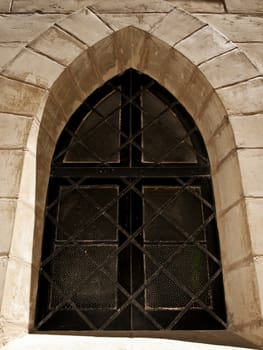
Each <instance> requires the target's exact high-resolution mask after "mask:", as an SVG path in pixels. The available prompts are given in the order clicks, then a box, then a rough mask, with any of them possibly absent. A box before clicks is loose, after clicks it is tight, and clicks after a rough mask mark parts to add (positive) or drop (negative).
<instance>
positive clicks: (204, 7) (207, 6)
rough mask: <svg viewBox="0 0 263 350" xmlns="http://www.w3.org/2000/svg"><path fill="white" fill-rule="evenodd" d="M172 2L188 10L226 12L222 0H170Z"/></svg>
mask: <svg viewBox="0 0 263 350" xmlns="http://www.w3.org/2000/svg"><path fill="white" fill-rule="evenodd" d="M169 2H170V3H172V4H175V5H176V6H178V7H181V8H183V9H184V10H186V11H188V12H195V13H198V12H215V13H221V12H224V11H225V10H224V5H223V2H222V1H221V0H214V1H207V0H170V1H169Z"/></svg>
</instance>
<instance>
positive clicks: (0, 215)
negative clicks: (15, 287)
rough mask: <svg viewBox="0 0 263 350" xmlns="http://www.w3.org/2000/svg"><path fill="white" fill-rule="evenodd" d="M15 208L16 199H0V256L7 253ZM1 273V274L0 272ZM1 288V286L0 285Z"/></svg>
mask: <svg viewBox="0 0 263 350" xmlns="http://www.w3.org/2000/svg"><path fill="white" fill-rule="evenodd" d="M15 210H16V200H12V199H1V200H0V222H1V230H0V256H1V255H4V254H6V255H8V253H9V249H10V244H11V239H12V234H13V227H14V218H15ZM0 275H1V274H0ZM0 290H1V287H0Z"/></svg>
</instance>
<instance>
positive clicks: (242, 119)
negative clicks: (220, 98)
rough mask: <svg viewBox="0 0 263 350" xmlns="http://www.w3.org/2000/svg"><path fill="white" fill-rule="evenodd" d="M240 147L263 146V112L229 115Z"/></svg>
mask: <svg viewBox="0 0 263 350" xmlns="http://www.w3.org/2000/svg"><path fill="white" fill-rule="evenodd" d="M229 121H230V124H231V127H232V129H233V132H234V135H235V142H236V145H237V147H238V148H257V147H258V148H263V125H262V124H263V114H257V115H249V116H231V117H229Z"/></svg>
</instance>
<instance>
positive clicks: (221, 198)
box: [213, 153, 243, 215]
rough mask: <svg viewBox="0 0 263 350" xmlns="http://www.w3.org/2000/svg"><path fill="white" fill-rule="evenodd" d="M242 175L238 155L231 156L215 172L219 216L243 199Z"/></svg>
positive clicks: (214, 179)
mask: <svg viewBox="0 0 263 350" xmlns="http://www.w3.org/2000/svg"><path fill="white" fill-rule="evenodd" d="M240 175H241V174H240V168H239V163H238V159H237V154H236V153H232V154H230V155H229V156H228V157H227V158H226V159H225V160H224V161H223V162H222V163H221V164H220V166H219V168H218V169H217V171H216V172H215V174H214V176H213V186H214V193H215V200H216V209H217V213H218V214H219V215H220V214H221V213H222V212H223V211H224V210H226V209H227V208H229V207H230V206H232V205H233V204H234V203H236V202H237V201H238V200H240V198H241V197H243V188H242V183H241V176H240Z"/></svg>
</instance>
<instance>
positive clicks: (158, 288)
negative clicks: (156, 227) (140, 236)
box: [145, 244, 211, 309]
mask: <svg viewBox="0 0 263 350" xmlns="http://www.w3.org/2000/svg"><path fill="white" fill-rule="evenodd" d="M178 248H180V246H179V245H162V246H157V245H148V244H147V245H145V249H146V250H147V251H148V253H150V254H151V256H153V257H154V258H155V260H157V261H158V263H159V264H160V265H163V264H164V263H165V261H166V260H167V259H168V258H169V257H170V256H171V255H172V254H173V253H174V252H175V251H176V249H178ZM157 268H158V267H156V265H155V264H153V263H152V261H151V260H150V259H149V258H148V257H147V256H145V282H147V279H148V278H150V277H151V275H152V274H153V273H154V272H155V271H156V270H157ZM166 270H167V271H169V273H171V275H173V276H174V277H176V280H172V279H171V278H169V276H167V275H165V273H164V272H160V274H159V275H158V276H157V277H156V278H155V279H154V280H153V281H152V282H151V283H150V284H149V286H147V288H146V289H145V304H146V308H148V309H181V308H183V307H184V306H185V305H186V304H187V303H188V302H189V301H190V300H191V296H189V294H188V293H186V292H185V291H183V289H182V288H180V286H185V287H187V289H188V290H190V291H191V292H192V293H194V294H197V293H198V292H200V291H201V289H202V288H203V286H204V285H205V284H206V282H207V281H208V280H209V273H208V257H207V256H206V255H205V254H204V253H203V252H202V251H201V250H200V249H199V248H197V247H195V246H194V245H187V246H185V247H184V248H183V249H182V251H180V253H179V254H177V255H175V257H174V258H173V260H172V262H171V263H170V264H169V265H168V267H166ZM199 299H200V300H202V301H203V302H204V303H206V305H208V306H210V305H211V290H210V289H209V288H208V289H206V291H204V293H202V294H201V295H200V297H199ZM193 307H198V303H195V304H193Z"/></svg>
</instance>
